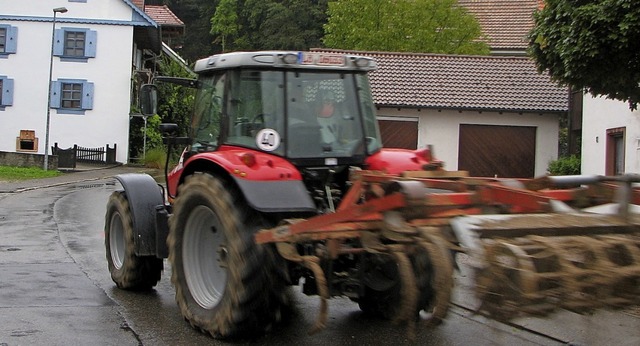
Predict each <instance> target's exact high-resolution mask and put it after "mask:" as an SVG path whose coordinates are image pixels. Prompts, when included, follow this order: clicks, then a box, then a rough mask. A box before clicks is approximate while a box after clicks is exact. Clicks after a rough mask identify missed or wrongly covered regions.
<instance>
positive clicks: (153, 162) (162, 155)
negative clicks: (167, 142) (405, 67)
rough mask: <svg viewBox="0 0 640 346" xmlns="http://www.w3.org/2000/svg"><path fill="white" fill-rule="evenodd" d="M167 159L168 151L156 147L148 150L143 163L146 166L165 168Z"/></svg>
mask: <svg viewBox="0 0 640 346" xmlns="http://www.w3.org/2000/svg"><path fill="white" fill-rule="evenodd" d="M166 161H167V151H166V150H164V149H163V148H154V149H150V150H149V151H147V155H146V156H145V157H144V160H143V163H144V166H145V167H149V168H157V169H160V168H164V165H165V163H166Z"/></svg>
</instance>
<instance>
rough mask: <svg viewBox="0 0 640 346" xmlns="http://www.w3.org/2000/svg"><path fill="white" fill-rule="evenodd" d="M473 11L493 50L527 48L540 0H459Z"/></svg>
mask: <svg viewBox="0 0 640 346" xmlns="http://www.w3.org/2000/svg"><path fill="white" fill-rule="evenodd" d="M458 3H459V4H460V5H461V6H463V7H465V8H467V10H468V11H469V13H471V14H473V15H474V16H475V17H476V19H477V20H478V22H479V23H480V27H481V28H482V31H483V32H484V34H485V35H486V40H485V41H486V42H487V44H489V46H490V47H491V49H493V50H525V49H526V48H527V46H528V40H527V34H528V33H529V31H531V29H533V26H534V21H533V13H534V12H535V11H536V10H537V9H538V8H540V6H543V5H544V3H541V1H540V0H458Z"/></svg>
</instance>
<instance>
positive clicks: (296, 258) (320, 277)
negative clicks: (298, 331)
mask: <svg viewBox="0 0 640 346" xmlns="http://www.w3.org/2000/svg"><path fill="white" fill-rule="evenodd" d="M276 247H277V249H278V253H280V255H281V256H282V257H284V258H285V259H286V260H289V261H292V262H295V263H300V264H302V265H303V266H304V267H306V268H307V269H309V270H311V271H312V272H313V275H314V277H315V279H316V286H317V289H318V295H319V296H320V314H319V315H318V319H317V320H316V323H315V324H314V325H313V327H312V328H311V330H310V331H309V334H315V333H317V332H319V331H321V330H323V329H324V328H326V326H327V314H328V305H327V299H329V298H330V297H329V288H328V287H327V280H326V278H325V276H324V272H323V271H322V268H321V267H320V259H319V258H318V257H317V256H301V255H300V254H299V253H298V251H297V250H296V248H295V247H294V246H293V245H292V244H290V243H284V242H279V243H276Z"/></svg>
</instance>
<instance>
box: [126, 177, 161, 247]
mask: <svg viewBox="0 0 640 346" xmlns="http://www.w3.org/2000/svg"><path fill="white" fill-rule="evenodd" d="M115 178H116V179H117V180H118V181H119V182H120V184H122V187H123V188H124V192H125V194H126V196H127V200H128V201H129V209H130V211H131V217H132V219H133V220H132V223H133V232H134V234H135V237H134V243H135V247H136V255H138V256H151V255H156V207H157V206H161V205H164V197H163V194H162V189H161V188H160V186H158V183H157V182H156V181H155V180H153V178H152V177H151V176H150V175H148V174H139V173H126V174H119V175H116V177H115Z"/></svg>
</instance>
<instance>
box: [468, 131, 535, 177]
mask: <svg viewBox="0 0 640 346" xmlns="http://www.w3.org/2000/svg"><path fill="white" fill-rule="evenodd" d="M459 138H460V145H459V151H458V169H460V170H465V171H469V173H470V175H472V176H476V177H493V176H496V175H497V176H498V177H503V178H504V177H511V178H532V177H533V176H534V174H535V159H536V154H535V152H536V128H535V127H529V126H491V125H465V124H462V125H460V137H459Z"/></svg>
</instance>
